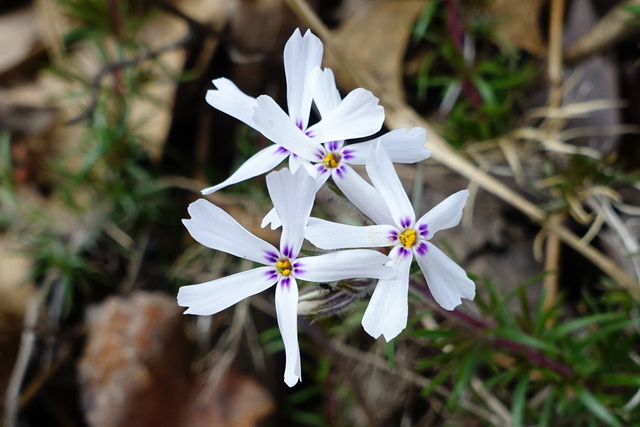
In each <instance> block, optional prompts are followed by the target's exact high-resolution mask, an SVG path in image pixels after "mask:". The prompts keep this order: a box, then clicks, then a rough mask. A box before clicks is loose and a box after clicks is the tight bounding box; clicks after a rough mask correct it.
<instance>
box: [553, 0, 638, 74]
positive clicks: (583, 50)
mask: <svg viewBox="0 0 640 427" xmlns="http://www.w3.org/2000/svg"><path fill="white" fill-rule="evenodd" d="M629 6H640V0H628V1H626V2H623V3H621V4H620V5H618V6H617V7H615V8H613V9H612V10H611V11H610V12H609V13H607V14H606V15H605V16H604V17H603V18H602V19H600V21H598V23H597V24H596V25H594V26H593V27H592V28H591V31H589V32H588V33H587V34H585V35H584V36H582V37H581V38H579V39H578V40H577V41H576V42H575V43H574V44H573V45H572V46H570V47H569V49H567V51H566V53H565V55H564V56H565V59H566V61H567V62H569V63H576V62H578V61H580V60H581V59H583V58H586V57H588V56H591V55H593V54H595V53H598V52H603V51H605V50H606V49H607V48H609V47H611V46H613V45H615V44H616V43H617V42H618V41H620V40H622V39H625V38H627V37H629V36H631V35H633V34H636V33H638V31H640V26H638V25H633V23H632V21H633V19H634V18H635V19H637V17H635V16H634V15H633V14H632V13H631V12H629V11H627V10H625V8H626V7H629Z"/></svg>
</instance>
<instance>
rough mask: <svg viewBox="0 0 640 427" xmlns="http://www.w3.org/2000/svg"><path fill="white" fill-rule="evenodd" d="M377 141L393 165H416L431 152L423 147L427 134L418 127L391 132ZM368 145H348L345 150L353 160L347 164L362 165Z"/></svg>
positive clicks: (363, 143) (366, 143)
mask: <svg viewBox="0 0 640 427" xmlns="http://www.w3.org/2000/svg"><path fill="white" fill-rule="evenodd" d="M378 140H379V141H380V143H381V144H382V145H383V146H384V148H385V150H386V151H387V154H388V155H389V159H391V161H392V162H393V163H417V162H421V161H422V160H424V159H428V158H429V157H430V156H431V150H429V149H428V148H426V147H425V146H424V144H425V142H426V140H427V132H426V131H425V130H424V129H422V128H419V127H415V128H411V129H407V128H402V129H396V130H392V131H391V132H387V133H385V134H384V135H382V136H381V137H380V138H378ZM370 145H371V141H366V142H360V143H357V144H350V145H349V146H348V147H347V148H348V149H349V150H351V151H352V153H351V155H352V156H353V160H350V161H349V163H351V164H354V165H364V163H365V159H366V157H367V153H368V150H369V146H370Z"/></svg>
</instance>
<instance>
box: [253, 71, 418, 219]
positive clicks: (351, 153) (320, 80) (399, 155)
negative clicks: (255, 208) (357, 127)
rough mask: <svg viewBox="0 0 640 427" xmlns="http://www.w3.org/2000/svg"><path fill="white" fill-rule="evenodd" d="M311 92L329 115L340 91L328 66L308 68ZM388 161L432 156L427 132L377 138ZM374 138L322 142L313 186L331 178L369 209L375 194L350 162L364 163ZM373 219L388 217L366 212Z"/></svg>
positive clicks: (402, 132)
mask: <svg viewBox="0 0 640 427" xmlns="http://www.w3.org/2000/svg"><path fill="white" fill-rule="evenodd" d="M310 83H311V93H312V95H313V102H314V104H315V105H316V108H317V110H318V113H319V114H320V117H322V118H325V117H330V115H331V114H332V113H333V111H335V110H336V109H337V108H339V106H340V102H341V98H340V92H339V91H338V88H337V87H336V83H335V78H334V76H333V72H332V71H331V69H329V68H325V69H324V70H322V69H320V67H315V68H314V69H312V70H311V76H310ZM376 140H377V141H379V143H380V144H382V145H383V146H384V147H385V149H386V151H387V153H388V155H389V157H390V158H391V161H392V162H394V163H416V162H420V161H422V160H425V159H427V158H428V157H429V156H430V155H431V150H429V149H427V148H426V147H425V146H424V143H425V142H426V132H425V130H424V129H422V128H419V127H415V128H412V129H405V128H403V129H396V130H392V131H390V132H387V133H386V134H384V135H382V136H381V137H379V138H376ZM372 142H373V141H365V142H360V143H355V144H345V143H344V140H336V141H329V142H325V143H324V144H322V145H321V147H320V148H319V149H318V150H316V154H315V158H314V159H311V161H310V163H311V164H312V165H313V168H315V170H316V171H317V177H316V186H317V188H318V189H319V188H320V187H322V185H323V184H324V183H325V182H326V181H327V180H328V179H329V177H332V179H333V181H334V182H335V183H336V185H337V186H338V188H339V189H340V191H342V193H343V194H344V195H345V196H346V197H347V198H348V199H349V200H351V202H352V203H353V204H354V205H355V206H356V207H357V208H358V209H360V210H362V211H363V212H366V211H369V209H368V207H369V205H370V203H369V200H371V198H372V197H375V195H372V194H371V193H372V192H375V190H374V189H373V188H371V186H368V185H367V184H366V183H365V181H364V179H363V178H362V177H361V176H360V175H359V174H358V173H357V172H356V171H355V170H354V169H353V168H352V167H351V166H350V165H364V164H365V159H366V157H367V154H368V152H369V146H370V145H371V143H372ZM369 213H370V214H371V215H372V217H371V219H372V220H373V221H382V222H384V221H386V220H388V219H389V218H388V217H385V216H380V214H381V213H380V212H375V211H374V212H369ZM269 223H271V228H272V229H276V228H277V227H279V226H280V221H279V220H278V218H277V215H275V211H274V210H271V211H270V212H269V213H268V214H267V215H266V216H265V217H264V220H263V221H262V226H263V227H265V226H266V225H267V224H269Z"/></svg>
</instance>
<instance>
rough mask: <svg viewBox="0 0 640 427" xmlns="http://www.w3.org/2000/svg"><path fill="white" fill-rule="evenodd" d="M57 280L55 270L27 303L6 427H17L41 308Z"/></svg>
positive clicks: (6, 400) (7, 400)
mask: <svg viewBox="0 0 640 427" xmlns="http://www.w3.org/2000/svg"><path fill="white" fill-rule="evenodd" d="M57 279H58V274H57V272H55V271H53V270H51V271H49V273H48V274H47V276H46V277H45V280H44V283H43V284H42V286H41V287H40V289H39V290H38V293H37V294H35V295H34V296H32V297H31V298H30V299H29V301H28V303H27V309H26V312H25V316H24V327H23V329H22V336H21V337H20V349H19V350H18V356H17V357H16V363H15V365H14V366H13V371H12V372H11V378H10V379H9V384H8V386H7V391H6V394H5V398H4V420H3V425H4V427H16V426H17V421H18V410H19V408H20V389H21V388H22V382H23V380H24V376H25V374H26V372H27V368H28V366H29V361H30V360H31V356H32V354H33V350H34V348H35V343H36V325H37V323H38V318H39V317H40V316H39V315H40V308H41V307H42V304H43V303H44V302H45V301H46V298H47V295H48V294H49V290H50V289H51V286H52V285H53V282H54V281H56V280H57Z"/></svg>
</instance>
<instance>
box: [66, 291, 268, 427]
mask: <svg viewBox="0 0 640 427" xmlns="http://www.w3.org/2000/svg"><path fill="white" fill-rule="evenodd" d="M181 311H182V309H181V308H180V307H178V306H177V305H176V302H175V299H174V298H172V297H169V296H167V295H164V294H161V293H148V292H135V293H133V294H132V295H131V296H130V297H127V298H124V297H111V298H109V299H108V300H107V301H105V302H104V303H103V304H100V305H98V306H95V307H92V308H90V310H89V311H88V314H87V344H86V347H85V350H84V354H83V356H82V358H81V360H80V363H79V371H78V373H79V379H80V384H81V388H82V396H83V399H82V403H83V407H84V410H85V413H86V419H87V423H88V424H89V425H90V426H96V427H97V426H99V427H110V426H113V427H116V426H137V427H145V426H149V427H151V426H153V427H182V426H184V427H191V426H219V427H245V426H252V425H256V424H257V423H258V421H259V420H261V419H262V418H264V417H265V416H266V415H268V414H269V413H270V412H271V411H272V410H273V406H274V405H273V401H272V399H271V397H270V396H269V394H268V393H267V392H266V390H264V388H262V387H261V386H260V385H259V384H258V383H257V382H256V381H255V380H253V379H252V378H249V377H247V376H245V375H243V374H240V373H238V372H237V371H236V370H234V369H233V368H232V369H230V370H229V371H228V372H227V373H226V374H225V376H224V378H223V380H222V381H221V383H220V384H219V385H218V387H217V388H216V390H215V393H214V394H213V395H211V397H210V398H208V399H206V400H204V401H203V399H199V397H200V396H201V393H202V390H203V388H204V387H205V385H206V384H205V383H206V381H205V379H204V376H203V377H200V378H194V376H193V374H192V373H190V369H189V368H190V356H189V353H188V351H187V350H188V349H189V346H188V344H187V342H186V339H185V336H184V329H183V325H182V322H183V321H184V320H185V319H187V318H188V317H186V316H183V315H182V314H181Z"/></svg>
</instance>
